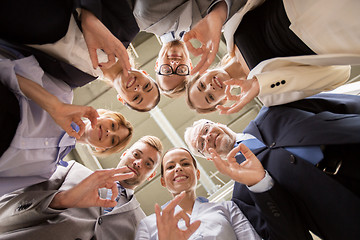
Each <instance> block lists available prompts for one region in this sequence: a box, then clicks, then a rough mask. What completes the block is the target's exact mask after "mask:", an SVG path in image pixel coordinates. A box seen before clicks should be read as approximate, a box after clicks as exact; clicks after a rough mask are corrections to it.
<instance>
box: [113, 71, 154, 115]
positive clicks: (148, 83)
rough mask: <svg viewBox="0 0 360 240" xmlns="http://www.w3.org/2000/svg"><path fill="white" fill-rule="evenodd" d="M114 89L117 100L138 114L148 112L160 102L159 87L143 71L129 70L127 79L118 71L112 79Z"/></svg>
mask: <svg viewBox="0 0 360 240" xmlns="http://www.w3.org/2000/svg"><path fill="white" fill-rule="evenodd" d="M114 87H115V89H116V91H117V92H118V99H119V100H120V101H121V102H123V104H125V105H127V106H128V107H130V108H131V109H134V110H136V111H139V112H147V111H150V110H151V109H153V108H154V107H155V106H156V105H157V104H158V103H159V101H160V91H159V87H158V85H157V83H156V82H155V81H154V79H152V78H151V77H150V75H149V74H147V73H146V72H145V71H141V70H137V69H131V70H130V71H129V75H128V77H127V78H124V76H123V75H122V71H120V72H119V74H118V75H117V76H116V78H115V79H114Z"/></svg>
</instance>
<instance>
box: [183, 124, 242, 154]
mask: <svg viewBox="0 0 360 240" xmlns="http://www.w3.org/2000/svg"><path fill="white" fill-rule="evenodd" d="M184 139H185V142H186V144H187V145H188V146H189V149H190V151H191V152H192V153H193V154H194V155H196V156H199V157H205V158H210V156H211V155H210V153H209V148H213V149H215V151H216V152H217V153H218V154H219V155H220V156H221V157H226V155H227V154H228V153H229V152H230V151H231V149H233V147H234V144H235V141H236V133H235V132H233V131H232V130H231V129H230V128H228V127H227V126H226V125H224V124H221V123H214V122H212V121H210V120H207V119H200V120H198V121H195V122H194V123H193V125H192V126H191V127H188V128H187V129H186V130H185V134H184Z"/></svg>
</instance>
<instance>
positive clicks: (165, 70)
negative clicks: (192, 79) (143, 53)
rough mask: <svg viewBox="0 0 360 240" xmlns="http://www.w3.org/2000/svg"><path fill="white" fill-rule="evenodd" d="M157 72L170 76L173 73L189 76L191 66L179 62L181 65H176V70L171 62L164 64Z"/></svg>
mask: <svg viewBox="0 0 360 240" xmlns="http://www.w3.org/2000/svg"><path fill="white" fill-rule="evenodd" d="M157 74H159V75H164V76H169V75H173V74H176V75H179V76H187V75H190V70H189V66H188V65H185V64H179V66H177V67H176V69H175V71H174V69H173V68H172V67H171V66H170V65H169V64H162V65H161V66H160V68H159V72H157Z"/></svg>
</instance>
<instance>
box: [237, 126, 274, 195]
mask: <svg viewBox="0 0 360 240" xmlns="http://www.w3.org/2000/svg"><path fill="white" fill-rule="evenodd" d="M252 138H255V137H254V136H253V135H251V134H249V133H237V134H236V142H239V141H244V140H248V139H252ZM273 186H274V179H272V177H271V176H270V174H269V173H268V172H267V171H266V170H265V177H264V178H263V179H262V180H261V181H260V182H258V183H257V184H255V185H253V186H251V187H249V186H247V187H248V189H249V190H250V191H252V192H254V193H262V192H266V191H268V190H270V189H271V188H272V187H273Z"/></svg>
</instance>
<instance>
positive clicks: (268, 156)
mask: <svg viewBox="0 0 360 240" xmlns="http://www.w3.org/2000/svg"><path fill="white" fill-rule="evenodd" d="M359 113H360V105H359V96H350V95H335V94H319V95H315V96H314V97H309V98H306V99H303V100H300V101H297V102H293V103H289V104H285V105H280V106H275V107H269V108H268V107H263V108H262V109H261V111H260V113H259V114H258V116H257V117H256V118H255V120H254V121H252V122H250V124H249V125H248V126H247V127H246V129H245V130H244V132H243V133H239V134H236V133H234V132H233V131H231V129H230V128H228V127H227V126H225V125H223V124H219V123H214V122H212V121H209V120H199V121H198V122H195V123H194V124H193V126H192V127H190V128H189V129H187V131H186V133H185V141H186V143H187V144H188V146H189V148H190V149H191V151H192V152H193V153H194V154H196V155H198V156H204V157H207V158H212V157H214V156H216V155H211V151H210V148H213V149H214V150H215V151H216V152H217V154H218V155H219V156H220V157H221V158H222V159H226V157H227V156H228V159H229V157H230V159H231V161H230V162H231V166H229V165H228V166H229V167H230V168H231V169H233V170H234V171H238V169H239V167H238V166H237V165H236V163H234V160H233V157H234V156H235V154H236V153H237V152H238V151H239V148H237V149H236V150H234V151H232V149H233V148H235V147H236V145H237V144H238V143H239V142H240V141H242V143H243V144H245V145H248V146H249V147H250V149H251V148H253V149H254V150H253V152H254V154H255V155H256V157H257V158H258V159H259V160H260V162H261V164H262V166H263V168H264V169H265V170H266V171H267V172H268V174H265V172H262V173H261V174H262V176H261V177H262V178H263V180H264V182H262V181H261V182H262V183H260V182H259V185H260V188H258V187H259V186H258V187H255V189H254V190H249V189H248V187H247V186H245V185H243V184H241V183H240V182H242V181H240V180H239V181H240V182H239V183H238V182H237V183H235V186H234V192H233V200H234V201H235V202H236V203H237V205H238V206H239V207H240V209H241V210H242V212H243V213H244V214H245V215H246V217H247V218H248V219H249V221H250V222H251V224H252V225H253V226H254V228H255V229H256V231H257V232H258V233H259V235H260V236H261V237H263V238H265V239H271V238H275V239H311V236H310V234H309V230H311V231H312V232H313V233H315V234H316V235H318V236H319V237H320V238H323V239H339V238H344V237H345V238H348V239H356V238H358V237H359V236H360V232H359V230H358V227H357V226H358V225H359V221H358V220H357V219H358V218H357V215H358V214H359V213H360V208H359V206H360V205H359V196H360V184H359V177H358V174H357V173H356V169H357V167H358V161H357V159H358V157H357V155H358V154H357V149H358V148H359V143H360V138H359V134H358V133H359V132H360V125H359V117H360V115H359ZM246 140H247V141H246ZM250 142H253V143H254V142H255V143H256V144H255V146H254V144H252V146H251V143H250ZM256 146H257V147H256ZM255 147H256V148H257V149H256V148H255ZM240 148H241V147H240ZM230 152H231V154H229V153H230ZM213 154H215V153H214V152H213ZM228 154H229V155H228ZM245 156H246V155H245ZM236 160H237V162H238V163H240V170H241V169H242V167H244V168H245V169H246V167H251V166H253V164H251V162H247V161H244V160H245V159H244V157H243V156H242V155H241V154H238V155H237V156H236ZM229 164H230V163H229ZM244 171H245V170H244ZM269 178H271V179H272V180H273V182H272V181H269ZM237 181H238V178H237ZM245 184H247V183H245ZM340 196H341V197H340ZM339 221H340V222H342V223H343V224H341V226H339V224H338V223H339Z"/></svg>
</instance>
